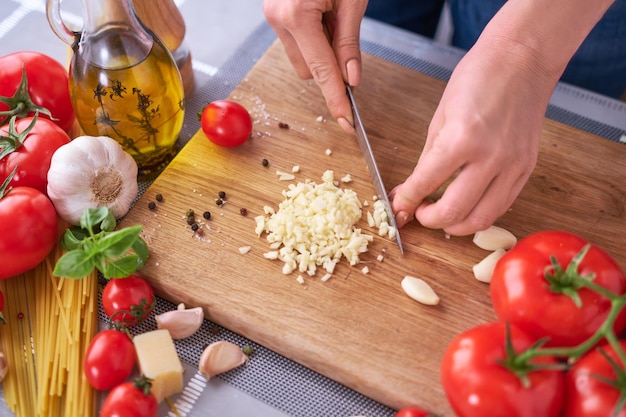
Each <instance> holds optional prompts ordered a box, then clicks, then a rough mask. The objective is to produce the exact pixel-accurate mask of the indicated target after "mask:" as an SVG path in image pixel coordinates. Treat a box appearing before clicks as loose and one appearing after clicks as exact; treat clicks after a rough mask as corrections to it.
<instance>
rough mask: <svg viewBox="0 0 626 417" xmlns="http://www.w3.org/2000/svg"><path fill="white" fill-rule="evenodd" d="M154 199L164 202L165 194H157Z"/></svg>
mask: <svg viewBox="0 0 626 417" xmlns="http://www.w3.org/2000/svg"><path fill="white" fill-rule="evenodd" d="M154 198H156V201H158V202H161V201H163V194H157V195H155V196H154Z"/></svg>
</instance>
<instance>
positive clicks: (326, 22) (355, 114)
mask: <svg viewBox="0 0 626 417" xmlns="http://www.w3.org/2000/svg"><path fill="white" fill-rule="evenodd" d="M322 29H323V31H324V35H325V36H326V39H327V40H328V42H329V43H330V44H331V46H332V44H333V36H334V34H335V16H334V13H333V12H332V11H328V12H325V13H323V14H322ZM346 92H347V94H348V98H349V100H350V106H351V107H352V118H353V119H354V130H355V131H356V138H357V141H358V142H359V147H360V148H361V153H362V154H363V156H364V157H365V163H366V164H367V170H368V171H369V173H370V176H371V177H372V182H373V183H374V189H375V190H376V196H377V197H378V199H379V200H380V201H382V202H383V205H384V206H385V211H386V212H387V220H388V221H387V223H389V227H391V228H393V229H395V231H396V242H398V247H399V248H400V253H401V254H404V247H403V246H402V239H401V238H400V230H399V229H398V228H397V227H396V220H395V217H394V216H393V211H392V210H391V203H390V202H389V197H388V196H387V191H386V190H385V184H384V183H383V179H382V177H381V176H380V171H379V170H378V165H377V164H376V159H375V158H374V153H373V152H372V147H371V145H370V141H369V139H368V138H367V134H366V133H365V126H363V119H361V114H360V113H359V109H358V107H357V105H356V100H355V99H354V94H353V93H352V87H351V86H350V85H349V84H348V83H346Z"/></svg>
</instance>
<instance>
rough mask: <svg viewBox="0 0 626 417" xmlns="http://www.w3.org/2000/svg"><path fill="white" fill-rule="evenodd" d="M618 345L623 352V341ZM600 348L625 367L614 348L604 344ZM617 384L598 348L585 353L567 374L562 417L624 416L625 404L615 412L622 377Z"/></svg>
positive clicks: (610, 368) (622, 382) (611, 368)
mask: <svg viewBox="0 0 626 417" xmlns="http://www.w3.org/2000/svg"><path fill="white" fill-rule="evenodd" d="M620 346H621V348H622V350H626V341H621V342H620ZM601 349H603V350H604V353H605V354H606V355H608V357H610V358H611V359H612V360H613V361H615V362H616V363H617V364H619V366H620V367H621V368H623V367H624V365H623V364H622V362H621V361H620V360H619V359H618V355H617V353H616V352H615V350H614V349H613V347H611V346H609V345H608V344H604V345H602V347H601ZM622 372H624V371H623V370H622ZM600 378H605V379H606V380H612V381H615V382H616V383H617V385H616V386H612V385H610V384H607V383H606V381H601V380H600ZM618 381H619V379H618V378H617V377H616V373H615V370H614V369H613V367H612V366H611V364H610V363H609V361H608V360H607V359H606V358H605V357H604V355H603V354H602V352H601V351H600V350H599V349H598V348H596V349H594V350H591V351H589V352H587V353H586V354H585V356H583V357H582V358H581V359H579V360H578V362H576V363H575V364H574V365H573V366H572V368H570V370H569V371H568V372H567V374H566V377H565V384H566V385H565V387H566V388H565V398H566V401H565V411H564V413H563V417H626V405H624V404H622V407H621V408H620V409H619V410H617V412H616V413H614V411H615V408H616V406H617V404H618V401H619V399H620V394H621V393H623V392H624V391H623V390H624V389H626V386H625V381H624V380H623V375H622V380H621V383H620V382H618ZM620 390H621V392H620Z"/></svg>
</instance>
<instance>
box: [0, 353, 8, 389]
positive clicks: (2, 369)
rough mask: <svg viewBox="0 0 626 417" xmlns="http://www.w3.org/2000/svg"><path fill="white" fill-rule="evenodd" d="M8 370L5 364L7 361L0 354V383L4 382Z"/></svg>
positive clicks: (2, 354)
mask: <svg viewBox="0 0 626 417" xmlns="http://www.w3.org/2000/svg"><path fill="white" fill-rule="evenodd" d="M8 370H9V365H8V364H7V359H6V357H5V356H4V353H2V352H0V382H2V381H3V380H4V377H5V376H6V375H7V371H8Z"/></svg>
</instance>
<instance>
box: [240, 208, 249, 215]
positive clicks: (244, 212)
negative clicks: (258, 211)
mask: <svg viewBox="0 0 626 417" xmlns="http://www.w3.org/2000/svg"><path fill="white" fill-rule="evenodd" d="M239 213H241V215H242V216H247V215H248V210H247V209H246V208H245V207H242V208H240V209H239Z"/></svg>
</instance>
